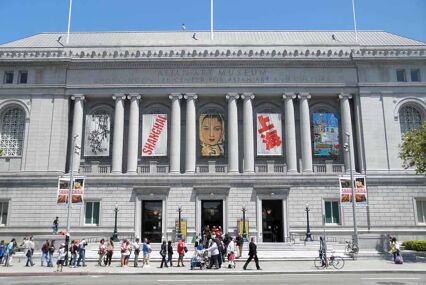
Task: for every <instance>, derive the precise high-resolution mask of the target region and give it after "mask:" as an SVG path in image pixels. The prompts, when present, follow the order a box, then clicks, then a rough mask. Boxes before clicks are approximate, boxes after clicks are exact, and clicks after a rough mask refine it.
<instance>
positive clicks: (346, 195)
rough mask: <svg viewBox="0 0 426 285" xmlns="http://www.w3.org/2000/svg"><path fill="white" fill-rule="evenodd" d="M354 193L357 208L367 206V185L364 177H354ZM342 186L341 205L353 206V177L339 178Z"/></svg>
mask: <svg viewBox="0 0 426 285" xmlns="http://www.w3.org/2000/svg"><path fill="white" fill-rule="evenodd" d="M354 182H355V183H354V192H355V199H356V200H355V201H356V205H357V206H366V205H367V185H366V182H365V176H364V175H355V176H354ZM339 185H340V205H342V206H352V187H351V177H350V176H342V177H340V178H339Z"/></svg>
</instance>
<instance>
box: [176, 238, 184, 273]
mask: <svg viewBox="0 0 426 285" xmlns="http://www.w3.org/2000/svg"><path fill="white" fill-rule="evenodd" d="M177 253H178V254H179V257H178V262H177V266H178V267H179V266H180V265H179V264H182V266H185V265H183V257H184V255H185V239H181V240H180V241H179V242H178V245H177ZM179 262H180V263H179Z"/></svg>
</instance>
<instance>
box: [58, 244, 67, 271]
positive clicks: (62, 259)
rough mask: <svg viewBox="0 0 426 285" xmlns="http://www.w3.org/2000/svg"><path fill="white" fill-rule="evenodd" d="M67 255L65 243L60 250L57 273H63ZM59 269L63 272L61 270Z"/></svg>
mask: <svg viewBox="0 0 426 285" xmlns="http://www.w3.org/2000/svg"><path fill="white" fill-rule="evenodd" d="M65 255H66V252H65V243H63V244H61V246H60V247H59V250H58V260H57V261H56V266H57V268H56V272H59V271H60V272H62V268H63V267H64V262H65ZM59 268H60V269H61V270H59Z"/></svg>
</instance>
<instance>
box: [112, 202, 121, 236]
mask: <svg viewBox="0 0 426 285" xmlns="http://www.w3.org/2000/svg"><path fill="white" fill-rule="evenodd" d="M118 211H119V210H118V203H115V209H114V212H115V222H114V233H113V234H112V240H113V241H119V239H118V232H117V214H118Z"/></svg>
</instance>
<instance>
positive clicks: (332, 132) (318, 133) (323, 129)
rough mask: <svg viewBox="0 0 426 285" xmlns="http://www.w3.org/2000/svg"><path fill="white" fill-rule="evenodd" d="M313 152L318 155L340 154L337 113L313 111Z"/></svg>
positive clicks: (332, 155)
mask: <svg viewBox="0 0 426 285" xmlns="http://www.w3.org/2000/svg"><path fill="white" fill-rule="evenodd" d="M312 132H313V143H314V147H313V154H314V156H317V157H336V156H338V155H339V148H340V142H339V121H338V119H337V114H333V113H313V114H312Z"/></svg>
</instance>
